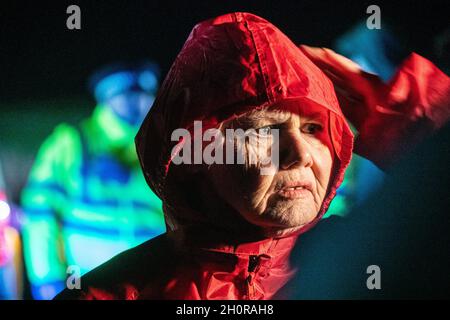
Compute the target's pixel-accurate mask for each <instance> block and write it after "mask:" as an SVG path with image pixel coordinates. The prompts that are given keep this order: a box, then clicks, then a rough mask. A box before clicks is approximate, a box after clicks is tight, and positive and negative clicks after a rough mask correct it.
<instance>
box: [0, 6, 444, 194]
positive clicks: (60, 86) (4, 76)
mask: <svg viewBox="0 0 450 320" xmlns="http://www.w3.org/2000/svg"><path fill="white" fill-rule="evenodd" d="M445 3H446V1H440V2H437V1H400V2H398V1H375V2H374V1H329V0H327V1H305V0H304V1H219V0H216V1H211V0H210V1H171V0H167V1H141V0H139V1H138V0H132V1H80V0H77V1H11V0H9V1H2V3H1V4H0V7H1V9H0V28H1V33H0V36H1V37H0V74H1V77H0V110H1V116H0V128H1V130H0V142H1V148H0V150H1V151H0V159H2V162H3V167H4V171H5V176H6V177H5V179H6V182H7V184H8V189H9V191H10V196H11V198H12V200H14V201H15V202H17V201H18V194H19V190H20V188H21V187H22V185H23V183H24V181H25V179H26V176H27V173H28V170H29V167H30V165H31V163H32V159H33V156H34V154H35V153H36V151H37V148H38V146H39V145H40V143H41V142H42V141H43V139H45V137H46V136H48V135H49V134H50V132H51V130H52V129H53V128H54V126H55V125H56V124H58V123H60V122H62V121H66V122H69V123H75V122H77V121H78V120H80V119H81V118H83V117H85V116H87V115H88V114H89V112H90V110H91V109H92V108H93V106H94V100H93V99H92V97H91V96H90V95H89V93H88V91H87V90H86V80H87V78H88V76H89V75H90V73H91V72H92V71H93V70H95V68H96V67H99V66H101V65H104V64H107V63H109V62H113V61H117V60H124V59H141V58H151V59H153V60H154V61H156V62H157V63H159V64H160V66H161V70H162V75H163V76H164V75H165V73H166V72H167V70H168V68H169V67H170V65H171V63H172V61H173V59H174V58H175V56H176V55H177V53H178V51H179V50H180V48H181V46H182V45H183V43H184V41H185V40H186V38H187V36H188V34H189V32H190V30H191V29H192V27H193V26H194V25H195V24H196V23H197V22H199V21H201V20H204V19H207V18H211V17H214V16H217V15H219V14H223V13H227V12H231V11H248V12H252V13H255V14H258V15H261V16H262V17H264V18H266V19H268V20H269V21H271V22H273V23H274V24H275V25H277V26H278V27H279V28H280V29H281V30H282V31H284V32H285V33H286V34H287V35H288V36H290V37H291V39H293V40H294V41H296V42H298V43H305V44H309V45H314V46H326V47H332V46H333V42H334V40H335V39H336V37H338V36H339V35H341V34H342V33H344V32H345V31H346V30H348V29H349V28H350V27H351V26H352V25H354V24H355V23H357V22H359V21H364V20H365V19H366V18H367V17H368V14H366V8H367V7H368V6H369V5H370V4H377V5H379V6H380V8H381V20H382V27H383V26H389V27H390V28H391V29H392V30H393V31H394V32H395V33H396V34H397V36H398V37H399V38H400V39H401V41H402V45H403V46H404V48H405V50H406V51H412V50H414V51H416V52H418V53H420V54H422V55H424V56H425V57H427V58H430V59H432V60H433V61H434V62H435V63H437V64H438V65H439V66H440V67H441V68H444V69H448V65H444V64H446V63H448V60H449V59H448V52H447V53H446V54H444V55H443V56H442V55H441V56H439V57H438V56H437V54H436V52H437V50H436V48H435V39H436V36H437V35H438V34H442V33H443V31H444V30H445V28H448V11H447V10H446V5H445ZM71 4H77V5H78V6H80V8H81V27H82V29H81V30H68V29H67V28H66V19H67V17H68V16H69V15H68V14H67V13H66V8H67V7H68V6H69V5H71ZM447 32H448V29H447ZM447 37H448V36H447ZM447 49H448V48H447ZM447 51H448V50H447Z"/></svg>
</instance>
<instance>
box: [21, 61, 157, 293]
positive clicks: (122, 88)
mask: <svg viewBox="0 0 450 320" xmlns="http://www.w3.org/2000/svg"><path fill="white" fill-rule="evenodd" d="M158 76H159V70H158V68H157V66H156V65H155V64H153V63H150V62H142V63H131V64H129V63H128V64H127V63H120V64H113V65H109V66H106V67H104V68H103V69H101V70H99V71H98V72H96V73H95V74H94V75H93V76H92V77H91V79H90V81H89V87H90V90H91V92H92V94H93V95H94V97H95V99H96V101H97V106H96V107H95V109H94V111H93V113H92V115H91V116H90V117H89V118H87V119H85V120H83V121H82V122H81V123H80V124H79V125H77V126H71V125H69V124H65V123H63V124H60V125H58V126H57V127H56V128H55V129H54V131H53V133H52V134H51V135H50V136H49V137H48V138H47V140H46V141H45V142H44V143H43V144H42V146H41V148H40V150H39V152H38V154H37V156H36V159H35V163H34V165H33V167H32V169H31V172H30V175H29V179H28V183H27V185H26V187H25V188H24V190H23V192H22V205H23V209H24V226H23V241H24V256H25V263H26V270H27V275H28V277H29V281H30V285H31V292H32V295H33V297H34V298H35V299H51V298H52V297H53V296H54V295H56V294H57V293H58V292H59V291H60V290H62V289H63V288H64V286H65V281H66V278H67V276H68V274H67V273H66V271H67V267H68V266H71V265H74V266H76V267H78V268H79V270H80V272H81V274H84V273H86V272H87V271H89V270H91V269H93V268H94V267H96V266H98V265H99V264H101V263H103V262H105V261H107V260H108V259H110V258H112V257H113V256H114V255H116V254H118V253H119V252H121V251H124V250H126V249H128V248H131V247H133V246H136V245H138V244H140V243H141V242H143V241H144V240H148V239H149V238H152V237H154V236H156V235H159V234H160V233H162V232H164V230H165V225H164V220H163V213H162V209H161V201H160V200H159V199H158V198H157V197H156V196H155V195H154V194H153V193H152V192H151V191H150V190H148V187H147V185H146V182H145V179H144V177H143V175H142V172H141V170H140V166H139V161H138V159H137V156H136V151H135V147H134V136H135V134H136V132H137V131H138V128H139V126H140V124H141V122H142V120H143V119H144V117H145V115H146V114H147V112H148V110H149V108H150V106H151V105H152V103H153V100H154V94H155V92H156V90H157V87H158Z"/></svg>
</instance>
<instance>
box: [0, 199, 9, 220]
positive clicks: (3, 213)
mask: <svg viewBox="0 0 450 320" xmlns="http://www.w3.org/2000/svg"><path fill="white" fill-rule="evenodd" d="M10 212H11V209H10V207H9V204H8V203H7V202H6V201H3V200H0V221H1V220H6V219H7V218H8V217H9V214H10Z"/></svg>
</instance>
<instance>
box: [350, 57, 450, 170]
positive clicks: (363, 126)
mask: <svg viewBox="0 0 450 320" xmlns="http://www.w3.org/2000/svg"><path fill="white" fill-rule="evenodd" d="M380 89H381V90H379V91H377V95H378V96H377V97H375V98H374V99H371V100H372V101H376V105H375V106H371V107H370V108H369V109H370V111H369V114H367V115H366V116H367V118H365V119H362V118H360V119H358V117H356V118H355V117H353V119H352V120H353V121H356V123H354V125H355V127H356V128H358V131H359V136H358V137H357V139H356V141H355V149H354V152H356V153H358V154H360V155H362V156H364V157H366V158H368V159H369V160H371V161H373V162H374V163H375V164H377V165H378V166H379V167H381V168H386V167H388V166H389V165H390V164H391V163H392V162H393V161H395V160H396V159H398V158H399V157H400V156H401V155H402V154H404V153H405V152H407V151H409V150H410V149H411V148H412V147H413V146H414V145H416V144H418V143H419V142H421V141H422V140H423V139H424V138H425V137H426V136H428V135H430V134H431V133H433V132H434V131H435V130H437V129H439V128H441V127H442V126H444V124H445V123H446V122H447V121H448V120H449V117H450V79H449V77H448V76H447V75H445V74H444V73H443V72H442V71H440V70H439V69H438V68H437V67H436V66H435V65H434V64H433V63H432V62H430V61H429V60H427V59H425V58H423V57H421V56H419V55H418V54H415V53H413V54H411V55H410V56H409V57H408V58H407V59H405V61H404V62H403V63H402V64H401V66H400V68H399V69H398V71H397V72H396V74H395V75H394V77H393V78H392V80H391V81H390V82H389V83H388V84H387V85H383V86H382V88H380ZM366 101H367V100H366ZM353 121H352V122H353ZM358 121H360V123H358Z"/></svg>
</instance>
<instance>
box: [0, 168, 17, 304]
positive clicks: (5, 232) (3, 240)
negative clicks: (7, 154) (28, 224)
mask: <svg viewBox="0 0 450 320" xmlns="http://www.w3.org/2000/svg"><path fill="white" fill-rule="evenodd" d="M15 212H16V211H15V210H14V209H13V208H12V207H11V205H10V203H9V202H8V199H7V197H6V188H5V184H4V180H3V172H2V166H1V162H0V300H11V299H20V298H21V297H22V261H21V259H22V251H21V250H22V248H21V241H20V235H19V231H18V227H17V225H18V223H17V220H16V219H14V218H15V217H16V216H15Z"/></svg>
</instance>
